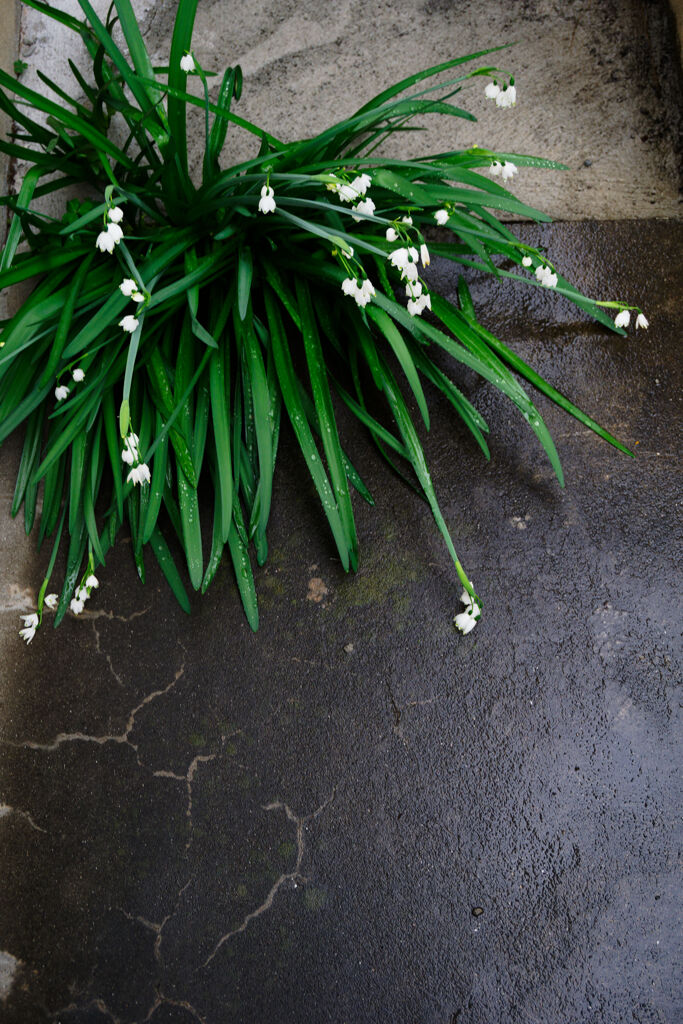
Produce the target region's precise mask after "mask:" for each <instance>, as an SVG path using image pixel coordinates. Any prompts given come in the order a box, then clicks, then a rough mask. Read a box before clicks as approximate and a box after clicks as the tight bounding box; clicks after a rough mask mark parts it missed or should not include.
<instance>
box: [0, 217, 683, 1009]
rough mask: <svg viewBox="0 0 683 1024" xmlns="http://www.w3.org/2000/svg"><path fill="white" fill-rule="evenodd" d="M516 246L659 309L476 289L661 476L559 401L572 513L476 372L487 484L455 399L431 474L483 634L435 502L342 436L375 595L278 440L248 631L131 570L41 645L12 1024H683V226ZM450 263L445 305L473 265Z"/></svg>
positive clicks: (3, 766) (16, 683)
mask: <svg viewBox="0 0 683 1024" xmlns="http://www.w3.org/2000/svg"><path fill="white" fill-rule="evenodd" d="M518 230H519V233H520V234H521V235H522V236H523V237H524V238H525V239H526V240H528V241H530V242H533V243H534V244H539V243H542V244H544V245H546V246H547V248H548V252H549V254H550V256H551V258H554V260H555V262H556V263H557V264H558V266H560V267H561V269H562V270H563V271H564V272H566V273H567V276H568V277H570V279H573V280H574V281H575V282H576V283H577V284H579V286H580V287H582V288H583V289H584V291H585V292H587V293H588V294H591V295H604V294H608V293H609V294H610V295H619V296H623V297H626V298H632V299H633V300H634V301H636V302H638V303H640V305H641V306H642V307H643V309H644V310H645V312H646V313H647V315H648V316H649V318H650V321H651V327H650V329H649V331H648V332H647V333H642V332H638V334H637V335H636V334H635V333H634V332H633V331H632V330H631V331H630V332H629V335H628V337H627V338H622V337H619V336H617V335H615V334H611V333H610V332H609V331H607V330H605V329H603V328H602V327H600V326H597V325H595V324H593V323H592V322H590V321H589V320H588V319H587V318H585V317H584V316H583V315H582V314H581V313H580V312H578V311H577V310H576V309H575V308H574V307H573V306H571V305H569V303H567V302H566V301H565V300H564V299H562V298H561V297H560V296H557V295H554V294H551V293H549V292H547V291H544V290H541V289H538V288H530V289H524V288H522V287H520V286H517V285H514V284H512V283H511V282H508V281H503V280H501V281H496V280H494V279H492V278H491V277H483V276H482V277H473V278H472V279H471V284H472V292H473V296H474V299H475V302H476V303H477V305H478V306H479V309H480V312H481V316H482V319H483V321H484V323H485V324H486V325H487V326H489V327H490V328H491V329H492V330H495V331H496V332H498V333H499V334H500V336H501V337H502V338H503V339H504V340H505V341H506V342H508V343H510V344H511V345H512V346H513V347H514V348H515V350H516V351H517V352H518V353H520V354H521V355H522V356H523V357H524V358H526V359H528V360H529V361H530V362H531V363H532V364H533V365H534V366H535V367H536V368H537V369H538V370H539V371H540V372H541V373H542V374H544V375H546V376H547V377H548V378H549V379H550V380H551V381H552V382H553V383H554V384H555V385H557V386H558V387H559V388H560V389H561V390H563V391H565V392H566V393H567V394H568V395H570V396H571V397H572V398H573V399H574V400H575V401H576V402H577V403H578V404H579V405H581V406H582V407H583V408H584V409H585V410H587V411H588V412H589V413H591V414H593V415H595V416H596V417H597V418H598V419H599V420H600V422H601V423H602V424H603V425H604V426H605V427H606V428H607V429H609V430H610V431H612V432H613V433H615V434H616V435H617V436H618V437H619V438H620V439H621V440H622V441H623V442H624V443H625V444H627V445H628V446H629V447H631V449H632V450H633V451H634V452H635V453H636V457H635V458H634V459H631V458H628V457H627V456H625V455H623V454H620V453H619V452H618V451H616V450H614V449H612V448H610V447H609V446H608V445H607V444H606V443H604V442H602V441H600V440H599V439H597V438H596V437H595V436H594V435H592V434H591V433H590V432H588V431H587V430H586V429H584V428H583V427H582V426H581V425H580V424H578V423H576V422H575V421H574V420H572V419H570V418H568V417H567V416H566V415H565V414H563V413H562V412H561V411H559V410H558V409H556V408H555V407H554V406H552V405H551V404H550V403H548V402H547V401H544V400H540V401H539V405H540V408H541V411H542V413H543V415H544V416H545V417H546V419H547V422H548V424H549V426H550V428H551V430H552V432H553V434H554V436H555V439H556V442H557V445H558V449H559V452H560V456H561V458H562V461H563V465H564V469H565V473H566V478H567V487H566V490H564V491H563V490H561V489H560V488H559V486H558V485H557V483H556V481H555V480H554V478H553V475H552V471H551V469H550V467H549V465H548V463H547V461H546V459H545V457H544V455H543V452H542V451H541V449H540V447H539V445H538V444H537V443H536V441H535V438H534V437H533V435H531V433H530V431H529V430H528V428H527V426H526V424H525V423H524V422H523V420H522V419H521V418H520V417H519V415H517V414H516V412H515V410H513V409H512V407H510V406H509V405H508V404H507V403H506V401H505V400H504V399H502V398H501V397H500V396H499V394H498V393H494V391H493V389H492V388H491V387H490V386H489V385H488V384H486V383H485V382H481V381H477V380H476V379H475V378H474V377H470V376H468V375H467V374H466V375H464V376H461V378H460V379H461V382H462V385H463V387H464V388H465V390H466V391H467V393H468V394H469V396H470V398H471V399H472V400H473V401H474V402H475V404H476V405H477V406H478V407H479V408H480V410H481V411H482V413H483V414H484V415H485V416H486V418H487V419H488V420H489V422H490V424H491V426H492V441H491V449H492V458H491V461H490V463H486V462H485V460H484V459H483V457H482V455H481V454H480V452H479V450H478V449H477V448H476V446H475V444H474V443H473V441H471V440H470V439H469V438H468V436H466V434H465V431H464V430H463V428H462V427H461V426H460V424H459V422H458V421H457V419H456V417H455V416H454V414H453V413H452V412H451V410H450V408H449V407H446V406H445V405H444V403H443V402H440V401H438V400H436V399H434V400H433V401H432V403H431V406H432V413H433V427H432V431H431V435H430V436H429V439H428V442H427V455H428V459H429V461H430V464H431V468H432V473H433V478H434V481H435V485H436V488H437V492H438V494H439V497H440V500H441V503H442V509H443V511H444V514H445V518H446V521H447V523H448V525H449V527H450V528H451V530H452V532H453V535H454V537H455V538H456V544H457V546H458V549H459V552H460V554H461V557H462V558H463V560H464V562H465V564H466V566H467V567H468V568H469V570H470V572H471V574H472V576H473V579H474V581H475V583H476V585H477V588H478V589H479V591H480V593H481V594H482V596H483V598H484V600H485V603H486V606H485V610H484V615H483V618H482V620H481V622H480V623H479V625H478V626H477V628H476V629H475V630H474V631H473V632H472V633H471V634H470V635H469V636H467V637H464V638H463V637H460V636H459V635H457V634H456V632H455V630H454V628H453V625H452V617H453V614H454V613H455V611H457V610H459V594H460V589H461V588H460V587H459V586H458V583H457V580H456V578H455V573H454V572H453V569H452V566H451V565H450V564H449V558H448V554H447V552H446V550H445V548H444V546H443V543H442V541H441V539H440V537H439V534H438V532H437V530H436V527H435V526H434V524H433V521H432V519H431V516H430V513H429V510H428V508H427V507H426V506H425V505H424V504H423V503H422V502H421V501H420V500H419V498H418V497H417V496H416V495H414V494H413V493H412V492H410V491H409V490H408V489H407V488H406V486H405V485H404V484H403V483H402V482H401V481H400V480H398V479H397V478H396V477H394V476H393V475H392V474H391V472H390V471H389V470H388V469H387V468H386V467H385V466H384V465H383V464H382V463H381V461H380V460H379V458H378V456H377V455H376V453H375V451H374V449H373V448H372V447H371V445H370V444H369V443H368V442H367V441H366V440H365V438H364V437H362V436H359V435H358V433H357V432H355V431H353V430H351V429H349V425H347V426H346V427H345V430H344V434H345V440H346V442H347V447H348V449H349V451H350V453H351V455H352V457H353V459H354V461H355V463H356V465H357V466H358V468H359V469H360V470H361V472H362V474H363V475H364V476H365V479H366V481H367V483H368V484H369V486H370V488H371V490H372V491H373V493H375V495H376V499H377V504H376V507H375V508H369V507H367V506H365V505H364V504H363V503H362V502H360V501H358V502H357V503H356V510H357V514H358V528H359V534H360V542H361V567H360V570H359V572H358V574H357V575H356V576H353V575H345V574H344V572H343V571H342V569H341V567H340V565H339V563H338V561H337V560H336V558H335V553H334V549H333V545H332V541H331V539H330V537H329V536H328V534H327V532H326V529H325V525H324V521H323V517H322V514H321V513H320V512H319V510H318V509H317V507H316V503H315V500H314V496H313V494H312V487H311V485H310V483H309V481H308V480H307V478H306V473H305V469H304V468H303V467H302V466H301V464H300V463H299V462H298V461H297V459H296V452H295V447H294V445H293V443H292V441H291V438H289V437H285V439H284V443H283V448H282V451H281V453H280V457H279V459H280V469H279V473H278V475H277V477H276V479H277V487H276V494H275V500H274V512H273V522H272V526H271V529H270V558H269V561H268V563H267V566H266V567H264V568H263V569H260V570H257V572H256V577H257V586H258V591H259V594H260V608H261V628H260V630H259V632H258V633H257V634H256V635H254V634H252V633H251V631H250V630H249V628H248V626H247V624H246V622H245V620H244V618H243V615H242V612H241V609H240V605H239V601H238V598H237V593H236V587H235V584H234V582H233V578H232V575H231V570H230V569H229V568H228V567H224V568H223V569H222V570H221V571H220V574H219V576H218V578H217V580H216V583H215V585H214V586H213V587H212V588H211V590H210V591H209V593H208V594H207V595H206V596H205V597H204V598H197V599H195V600H194V601H193V612H192V615H191V617H187V616H185V615H184V614H183V613H182V612H181V611H180V610H179V609H178V608H177V606H176V605H175V604H174V602H173V599H172V597H171V596H170V594H169V592H168V590H167V589H166V587H165V584H164V582H163V580H162V579H161V578H160V574H159V573H158V572H157V571H156V569H155V567H154V565H152V564H151V563H150V564H149V567H148V569H149V579H148V583H147V585H146V586H144V587H143V586H142V585H141V584H139V582H138V581H137V578H136V573H135V569H134V566H133V562H132V558H131V557H130V552H129V549H128V546H127V545H126V544H125V543H124V544H122V545H120V546H119V548H118V550H117V552H116V553H115V554H114V556H113V557H112V558H111V559H110V561H109V562H108V565H107V567H106V570H103V571H102V573H101V580H102V583H101V587H100V590H99V591H98V592H97V594H96V595H95V596H94V597H93V599H92V600H91V602H90V611H89V612H88V613H87V614H86V615H83V616H82V617H80V618H79V619H74V618H73V617H69V618H67V619H66V620H65V621H64V623H63V625H62V626H61V627H60V629H59V630H58V631H57V632H55V633H53V632H52V631H51V630H45V629H44V630H42V631H41V633H40V634H39V635H38V636H37V638H36V640H35V641H34V643H33V644H32V645H31V646H30V648H25V647H24V646H23V645H22V644H21V641H20V640H19V638H18V637H17V639H16V649H15V650H14V651H13V653H12V657H11V660H9V661H8V663H6V664H5V665H4V666H3V668H2V674H3V675H4V676H5V677H6V679H5V683H6V693H7V698H6V705H5V707H4V710H3V725H2V737H1V738H2V745H1V746H0V758H1V760H0V773H1V775H0V786H1V789H0V793H1V795H2V801H1V803H2V818H3V820H2V822H0V828H1V832H0V839H1V846H0V878H1V879H2V883H1V885H0V949H1V950H3V951H4V952H3V953H2V955H1V956H0V993H1V995H0V1020H1V1021H2V1022H3V1024H33V1022H43V1021H51V1022H55V1024H56V1022H59V1024H107V1022H111V1021H117V1022H121V1024H132V1022H136V1024H140V1022H143V1021H149V1022H151V1024H192V1022H195V1021H202V1022H205V1024H233V1022H234V1024H237V1022H244V1024H252V1022H254V1024H261V1022H265V1021H268V1022H272V1024H322V1022H334V1024H360V1022H368V1024H617V1022H624V1024H676V1022H679V1021H681V1020H682V1019H683V1000H682V997H681V988H680V983H681V964H680V913H679V909H678V908H677V899H678V895H679V892H680V874H679V870H680V868H679V865H678V863H677V858H678V853H679V847H680V838H681V835H680V831H679V829H678V825H677V822H678V821H679V818H678V817H677V811H676V808H677V807H679V806H680V792H679V791H678V790H679V787H680V778H681V774H680V717H681V716H680V709H681V693H680V690H677V687H678V686H679V684H680V680H681V647H680V637H679V628H680V609H679V606H678V604H677V602H678V597H679V587H680V570H679V566H678V564H677V559H679V558H680V551H681V546H680V532H679V526H680V519H678V520H677V519H676V517H675V510H676V508H677V507H678V508H680V474H678V472H677V471H678V462H677V458H676V449H677V441H678V440H679V438H680V422H681V415H680V413H681V407H680V397H681V386H680V385H681V380H680V362H679V352H678V343H679V338H680V326H679V324H680V285H681V281H680V262H679V257H680V250H681V243H682V242H683V227H682V226H681V224H680V223H678V224H676V223H674V222H671V221H650V222H640V223H637V224H635V223H633V222H631V223H603V224H599V223H589V224H585V223H584V224H573V225H570V224H564V225H556V226H548V227H543V228H538V227H533V226H524V227H520V228H519V229H518ZM431 270H432V274H431V277H432V281H433V283H434V284H438V285H439V287H441V288H442V289H444V290H445V291H446V293H447V294H449V295H451V296H452V295H453V294H454V289H455V286H456V273H455V272H454V270H453V268H452V266H451V265H450V264H446V263H445V262H444V261H439V260H436V261H434V263H433V265H432V268H431ZM456 373H457V370H456ZM677 502H678V504H677ZM41 558H42V555H41V556H40V557H39V558H36V559H35V566H34V571H35V579H36V580H38V579H39V578H40V576H39V572H40V570H41V568H42V563H41V561H40V559H41ZM677 743H678V746H677Z"/></svg>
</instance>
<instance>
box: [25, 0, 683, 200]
mask: <svg viewBox="0 0 683 1024" xmlns="http://www.w3.org/2000/svg"><path fill="white" fill-rule="evenodd" d="M59 6H60V7H62V8H64V9H68V10H71V11H73V12H74V13H79V10H80V9H79V8H78V5H77V3H76V2H75V0H63V2H61V3H60V4H59ZM94 6H95V8H96V9H97V10H98V11H99V12H100V14H101V15H102V16H104V14H105V13H106V10H107V8H108V6H109V0H106V2H105V0H96V2H95V3H94ZM133 6H134V8H135V10H136V11H137V12H138V13H139V16H140V20H141V24H142V29H143V32H144V35H145V38H146V40H147V43H148V46H149V47H150V50H151V51H152V53H153V55H154V60H155V62H156V63H158V64H165V63H167V61H168V53H169V49H170V34H171V30H172V23H173V18H174V14H175V10H176V5H175V3H165V4H161V3H151V2H149V0H135V2H134V5H133ZM513 41H514V42H516V45H515V46H514V47H513V48H512V49H511V50H509V51H508V52H503V53H502V54H498V55H492V56H491V57H490V58H488V62H489V63H490V62H494V63H495V62H496V61H497V62H498V64H499V66H502V67H504V68H507V69H508V70H511V71H513V72H514V74H515V76H516V82H517V87H518V95H519V101H518V104H517V107H516V108H515V109H513V110H500V109H497V108H496V107H495V104H493V103H491V102H488V101H486V100H485V99H484V97H483V88H484V81H485V80H484V79H475V80H474V82H473V83H467V85H466V89H465V91H464V92H463V93H462V105H463V106H464V107H466V108H467V109H468V110H471V111H472V113H474V114H475V115H476V116H477V117H478V118H479V122H478V123H477V124H472V123H470V122H467V121H463V120H460V119H457V118H443V117H440V118H433V119H429V118H427V119H426V120H425V124H426V125H427V126H428V130H427V132H426V133H424V134H422V135H417V136H416V135H414V134H408V135H406V136H401V135H398V136H395V141H393V142H392V143H391V144H390V145H389V146H388V147H387V149H386V152H387V154H389V155H413V154H414V153H415V152H418V153H427V152H442V151H444V150H446V149H458V148H467V147H468V146H470V145H473V144H474V143H476V144H478V145H481V146H488V147H489V148H491V149H494V150H497V151H498V152H504V153H532V154H535V155H538V156H545V157H550V158H552V159H555V160H559V161H561V162H563V163H565V164H567V165H568V167H569V170H568V171H567V172H564V173H558V172H548V171H540V170H531V169H527V170H525V171H524V172H523V174H522V175H520V177H519V179H517V181H516V182H515V185H516V188H515V191H516V192H517V193H518V194H519V196H520V198H521V199H523V200H524V201H526V202H530V203H532V205H536V206H538V207H539V208H541V209H543V210H545V211H546V212H547V213H549V214H551V216H553V217H558V218H563V219H591V218H602V219H605V218H606V219H612V218H613V219H618V218H625V217H671V216H675V215H676V214H677V212H678V210H679V206H678V203H679V173H680V159H679V158H680V137H681V127H682V122H681V107H682V104H681V83H680V64H679V60H678V45H677V38H676V30H675V21H674V17H673V14H672V13H671V11H670V9H669V6H668V4H667V3H666V0H651V2H647V3H644V2H643V0H602V2H601V3H594V2H593V0H573V2H572V3H569V4H568V3H566V0H515V2H514V3H510V0H461V2H458V3H453V2H451V0H421V2H420V3H417V4H416V3H415V2H414V0H392V2H391V3H389V2H386V0H375V2H374V3H371V4H368V3H362V2H361V0H329V2H327V3H325V4H321V3H319V2H318V0H278V2H277V3H269V4H263V3H262V2H261V0H244V2H242V3H239V4H234V3H226V2H225V0H204V2H202V3H201V4H199V9H198V14H197V21H196V31H195V40H194V46H195V53H196V55H197V57H198V58H199V59H200V60H201V62H202V64H203V65H204V66H205V67H206V68H207V70H211V71H217V72H220V73H221V74H222V72H223V70H224V68H225V67H226V66H227V65H228V64H236V63H239V64H241V65H242V67H243V70H244V90H243V95H242V99H241V101H240V103H239V105H238V108H237V110H238V112H239V113H240V114H241V115H242V116H244V117H246V118H248V119H250V120H252V121H254V122H255V123H256V124H258V125H260V126H261V127H263V128H266V129H267V130H268V131H270V132H272V133H273V134H275V135H277V136H279V137H281V138H283V139H286V140H291V139H295V138H302V137H306V136H308V135H310V134H312V133H314V132H316V131H320V130H322V129H323V128H325V127H327V126H328V125H329V123H330V122H333V121H335V120H338V119H339V118H341V117H345V116H348V115H350V114H352V113H353V112H354V111H355V110H356V109H358V107H359V106H360V105H361V104H363V103H365V102H366V101H367V100H368V99H370V98H371V97H372V96H373V95H375V93H377V92H379V91H380V90H381V89H384V88H386V87H387V86H388V85H391V84H393V83H394V82H396V81H397V80H399V79H401V78H403V77H405V76H407V75H410V74H412V73H414V72H416V71H420V70H421V69H423V68H425V67H429V66H430V65H433V64H437V63H439V62H441V61H445V60H448V59H449V58H452V57H454V56H459V55H463V54H465V53H472V52H476V51H478V50H483V49H486V48H487V47H490V46H494V45H498V44H502V43H509V42H513ZM81 53H82V48H81V44H80V40H79V39H78V37H76V36H74V35H73V34H72V33H70V32H68V30H66V29H62V28H61V27H59V26H55V25H54V24H53V23H51V22H49V21H48V20H47V19H46V18H44V17H43V16H42V15H40V14H38V13H37V12H35V11H33V10H31V9H30V8H24V9H23V11H22V36H21V56H22V57H23V59H24V60H26V61H27V62H28V64H29V69H28V70H27V72H26V73H25V81H27V82H28V83H29V84H31V85H33V86H35V87H37V88H41V86H40V82H39V79H38V78H37V75H36V71H37V70H38V69H40V70H42V71H44V72H45V73H47V74H49V75H50V76H51V77H52V78H54V79H55V80H56V81H57V82H61V83H62V84H66V83H68V82H69V78H70V73H69V71H68V67H67V64H66V57H67V55H70V56H72V57H74V58H75V59H76V60H77V62H78V61H79V55H80V54H81ZM197 84H198V83H195V85H197ZM216 88H217V86H216ZM430 121H433V123H431V124H430ZM190 134H191V135H192V134H194V136H195V141H194V144H193V152H194V162H195V164H196V165H197V166H199V165H200V163H201V157H200V153H201V151H202V146H203V142H202V138H203V127H202V116H201V114H200V113H197V117H196V119H195V122H194V128H193V132H191V133H190ZM252 147H253V142H252V137H251V136H249V135H248V134H247V133H244V132H242V133H240V132H239V131H234V130H233V129H232V128H231V130H230V132H229V133H228V146H227V148H226V151H225V162H234V161H237V160H240V159H244V158H247V157H248V156H251V155H253V154H252Z"/></svg>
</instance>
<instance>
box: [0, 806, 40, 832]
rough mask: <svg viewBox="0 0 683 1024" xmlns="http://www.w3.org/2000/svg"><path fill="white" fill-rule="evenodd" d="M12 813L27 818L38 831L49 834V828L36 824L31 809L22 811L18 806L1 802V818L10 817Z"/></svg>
mask: <svg viewBox="0 0 683 1024" xmlns="http://www.w3.org/2000/svg"><path fill="white" fill-rule="evenodd" d="M10 814H16V816H17V817H18V818H25V819H26V821H27V822H28V823H29V825H30V826H31V828H32V829H35V831H36V832H43V833H45V835H47V829H46V828H41V827H40V825H36V823H35V821H34V820H33V818H32V817H31V814H30V813H29V811H22V810H20V809H19V808H18V807H10V806H9V804H0V818H6V817H9V815H10Z"/></svg>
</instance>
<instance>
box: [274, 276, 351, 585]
mask: <svg viewBox="0 0 683 1024" xmlns="http://www.w3.org/2000/svg"><path fill="white" fill-rule="evenodd" d="M264 298H265V305H266V314H267V316H268V326H269V329H270V337H271V345H272V349H273V357H274V360H275V368H276V370H277V375H278V380H279V382H280V390H281V391H282V400H283V402H284V403H285V408H286V410H287V414H288V416H289V420H290V423H291V424H292V427H293V429H294V433H295V434H296V438H297V441H298V442H299V447H300V448H301V453H302V455H303V457H304V461H305V463H306V466H307V468H308V471H309V473H310V474H311V478H312V480H313V483H314V484H315V488H316V490H317V492H318V494H319V496H320V500H321V502H322V506H323V511H324V513H325V515H326V517H327V521H328V522H329V524H330V529H331V530H332V536H333V537H334V540H335V543H336V545H337V550H338V552H339V557H340V559H341V563H342V566H343V567H344V569H345V570H348V568H349V548H348V543H347V537H346V533H345V530H344V528H343V526H342V522H341V519H340V516H339V510H338V508H337V503H336V501H335V500H334V494H333V493H332V488H331V487H330V482H329V480H328V478H327V474H326V472H325V469H324V468H323V465H322V462H321V460H320V455H319V453H318V450H317V448H316V446H315V441H314V440H313V436H312V434H311V428H310V427H309V425H308V420H307V419H306V414H305V412H304V409H303V407H302V405H301V401H300V400H299V388H298V382H297V379H296V376H295V373H294V367H293V365H292V357H291V354H290V351H289V347H288V345H287V341H286V337H285V333H284V328H283V326H282V320H281V318H280V311H279V308H278V306H277V302H276V299H275V294H274V292H271V291H270V289H266V291H265V293H264Z"/></svg>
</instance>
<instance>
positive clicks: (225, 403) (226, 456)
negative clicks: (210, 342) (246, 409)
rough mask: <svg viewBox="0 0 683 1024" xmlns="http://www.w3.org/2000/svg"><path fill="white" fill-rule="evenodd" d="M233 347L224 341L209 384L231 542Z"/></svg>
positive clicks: (224, 535) (225, 527) (224, 534)
mask: <svg viewBox="0 0 683 1024" xmlns="http://www.w3.org/2000/svg"><path fill="white" fill-rule="evenodd" d="M229 358H230V350H229V348H228V346H227V345H222V346H221V347H220V348H219V349H218V351H217V352H214V353H213V354H212V356H211V361H210V363H209V387H210V389H211V418H212V423H213V435H214V442H215V445H216V469H217V474H218V487H219V490H220V497H221V501H220V511H221V517H222V519H221V540H222V541H223V543H226V542H227V539H228V533H229V531H230V523H231V522H232V458H231V449H230V409H229V393H228V387H229V380H230V363H229Z"/></svg>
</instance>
